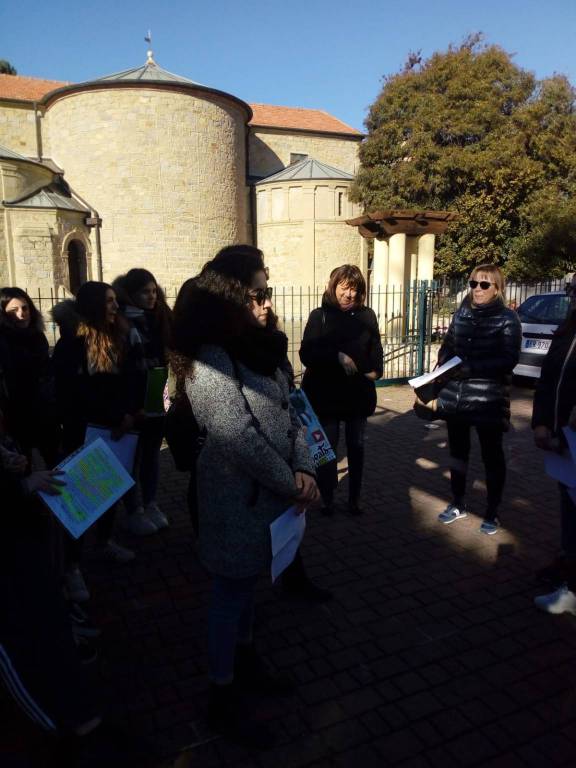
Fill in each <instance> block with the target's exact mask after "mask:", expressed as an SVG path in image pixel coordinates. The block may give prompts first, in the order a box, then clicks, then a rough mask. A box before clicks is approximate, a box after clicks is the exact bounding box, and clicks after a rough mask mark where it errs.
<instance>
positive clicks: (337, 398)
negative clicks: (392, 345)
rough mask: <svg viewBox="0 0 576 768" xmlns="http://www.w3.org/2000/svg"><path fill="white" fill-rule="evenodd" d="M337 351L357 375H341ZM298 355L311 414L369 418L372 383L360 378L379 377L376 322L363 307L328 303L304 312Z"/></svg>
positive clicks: (380, 359) (373, 399) (373, 393)
mask: <svg viewBox="0 0 576 768" xmlns="http://www.w3.org/2000/svg"><path fill="white" fill-rule="evenodd" d="M338 352H344V353H345V354H346V355H348V356H349V357H351V358H352V360H354V362H355V363H356V367H357V368H358V373H355V374H354V375H353V376H347V375H346V372H345V371H344V369H343V368H342V366H341V365H340V363H339V362H338ZM300 359H301V360H302V363H303V364H304V365H305V366H306V372H305V374H304V380H303V382H302V389H303V390H304V391H305V392H306V394H307V395H308V398H309V400H310V403H311V405H312V407H313V408H314V410H315V411H316V413H317V415H318V416H319V417H320V418H322V417H328V418H337V419H348V418H355V417H366V416H371V415H372V414H373V413H374V409H375V408H376V388H375V386H374V382H373V381H371V380H370V379H367V378H366V376H364V374H365V373H370V372H371V371H376V372H377V374H378V378H380V376H382V369H383V351H382V343H381V342H380V331H379V329H378V320H377V319H376V315H375V314H374V312H373V311H372V310H371V309H369V308H368V307H360V308H359V309H356V310H350V311H347V312H344V311H343V310H341V309H340V308H339V307H336V306H334V305H333V304H331V303H329V302H328V301H326V300H324V301H323V302H322V307H321V308H318V309H314V310H313V311H312V312H311V313H310V317H309V318H308V322H307V324H306V329H305V330H304V337H303V339H302V346H301V347H300Z"/></svg>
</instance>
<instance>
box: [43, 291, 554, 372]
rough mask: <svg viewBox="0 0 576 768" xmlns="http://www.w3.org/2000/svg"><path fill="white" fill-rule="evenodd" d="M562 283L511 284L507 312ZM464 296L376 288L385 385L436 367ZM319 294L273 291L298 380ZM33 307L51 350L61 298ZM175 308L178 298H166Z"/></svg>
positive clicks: (370, 299)
mask: <svg viewBox="0 0 576 768" xmlns="http://www.w3.org/2000/svg"><path fill="white" fill-rule="evenodd" d="M564 287H565V283H564V280H563V279H562V280H548V281H545V282H540V283H510V284H509V285H508V286H507V290H506V301H507V303H508V304H509V306H512V307H514V308H517V307H518V306H520V304H521V303H522V302H523V301H525V300H526V299H527V298H528V297H530V296H533V295H536V294H540V293H549V292H553V291H563V290H564ZM467 291H468V287H467V283H466V282H464V281H458V282H451V283H441V282H436V281H433V282H418V283H414V284H412V285H410V286H407V287H403V286H399V287H394V286H387V287H385V288H379V287H376V288H374V289H373V290H371V291H370V292H369V295H368V296H367V304H368V306H370V307H371V308H372V309H373V310H374V312H375V314H376V317H377V318H378V325H379V328H380V335H381V339H382V344H383V347H384V377H383V381H385V382H394V381H401V380H406V379H407V378H409V377H411V376H416V375H419V374H420V373H422V372H424V371H427V370H429V369H430V367H431V366H432V365H433V364H434V362H435V353H436V352H437V349H438V347H439V345H440V343H441V341H442V338H443V336H444V334H445V333H446V331H447V330H448V326H449V325H450V321H451V318H452V315H453V313H454V312H455V310H456V309H457V308H458V306H459V305H460V303H461V302H462V300H463V299H464V297H465V296H466V293H467ZM322 295H323V290H322V289H320V288H316V289H307V288H299V287H294V286H288V287H275V288H274V298H273V302H274V310H275V312H276V314H277V315H278V318H279V321H280V325H281V327H282V328H283V330H284V331H285V333H286V335H287V336H288V355H289V358H290V362H291V363H292V366H293V367H294V372H295V373H296V375H297V376H299V375H301V374H302V372H303V367H302V364H301V362H300V357H299V349H300V344H301V341H302V336H303V334H304V329H305V327H306V322H307V320H308V317H309V315H310V313H311V312H312V310H313V309H315V308H316V307H319V306H321V304H322ZM32 298H33V299H34V302H35V303H36V304H37V307H38V309H39V310H40V311H41V312H42V314H43V316H44V318H45V321H46V333H47V336H48V340H49V341H50V343H51V344H55V343H56V341H57V339H58V327H57V326H56V325H55V324H54V323H53V322H52V319H51V316H50V310H51V309H52V307H53V306H54V304H56V303H57V302H58V301H60V300H61V299H62V298H64V296H58V295H56V294H55V293H51V294H50V295H42V294H40V293H38V294H37V295H34V294H32ZM167 299H168V302H169V303H170V304H171V305H173V303H174V301H175V299H176V296H174V295H169V296H167Z"/></svg>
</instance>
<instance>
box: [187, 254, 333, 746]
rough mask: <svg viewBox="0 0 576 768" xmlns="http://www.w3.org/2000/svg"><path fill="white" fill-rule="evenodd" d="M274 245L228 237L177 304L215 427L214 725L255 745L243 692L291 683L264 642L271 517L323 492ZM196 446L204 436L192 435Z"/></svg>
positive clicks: (263, 734) (210, 560) (210, 460)
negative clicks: (297, 407)
mask: <svg viewBox="0 0 576 768" xmlns="http://www.w3.org/2000/svg"><path fill="white" fill-rule="evenodd" d="M271 296H272V290H271V289H270V288H268V286H267V274H266V270H265V266H264V262H263V258H262V253H261V251H259V250H258V249H257V248H254V247H252V246H249V245H238V246H231V247H229V248H225V249H223V250H222V251H220V253H219V254H218V255H217V256H216V257H215V258H214V259H212V261H209V262H208V263H207V264H206V265H205V267H204V268H203V270H202V272H201V274H200V275H199V276H198V277H196V278H194V280H189V281H188V282H187V283H185V284H184V286H183V287H182V289H181V290H180V293H179V295H178V299H177V301H176V305H175V308H174V348H175V352H176V353H177V354H178V355H180V356H182V358H183V359H182V361H181V365H180V368H179V369H178V370H177V371H176V373H177V378H178V383H179V386H181V385H182V384H184V386H185V388H186V392H187V394H188V398H189V400H190V404H191V406H192V410H193V412H194V415H195V417H196V420H197V422H198V425H199V427H200V428H201V429H204V430H206V439H205V442H204V445H203V448H202V450H201V451H200V454H199V456H198V459H197V472H198V507H199V539H198V543H199V554H200V559H201V561H202V563H203V564H204V565H205V567H206V568H207V569H208V571H209V572H210V574H211V576H212V594H211V597H210V605H209V615H208V655H209V666H210V677H211V681H212V685H211V688H210V694H209V705H208V710H209V711H208V714H209V720H210V722H211V724H212V727H214V728H216V729H218V730H220V731H222V732H224V733H226V734H227V735H229V736H231V737H233V738H235V739H239V740H242V741H244V742H248V743H250V744H252V745H261V746H262V745H265V744H266V743H268V742H269V738H270V735H269V733H268V732H267V731H265V730H264V727H263V726H258V727H256V726H255V724H254V722H253V721H252V719H251V718H250V717H249V716H248V715H247V714H246V711H245V709H244V708H243V704H242V701H241V700H240V699H239V698H238V695H239V691H240V690H241V689H242V688H248V689H252V690H258V691H260V692H266V693H282V692H288V689H289V685H288V684H287V682H286V681H282V680H279V679H278V678H274V677H273V676H271V675H270V673H268V672H267V670H266V668H265V666H264V665H263V662H262V660H261V659H260V658H259V656H258V655H257V654H256V652H255V650H254V646H253V644H252V625H253V606H254V589H255V586H256V582H257V581H258V579H259V577H260V576H261V575H262V574H263V573H264V572H266V571H267V570H268V569H269V568H270V565H271V532H270V524H271V523H272V522H273V521H274V520H276V518H278V517H279V516H280V515H281V514H282V513H283V512H285V511H286V510H287V509H288V508H289V507H290V506H291V505H297V508H298V510H299V511H302V510H303V509H304V508H305V507H306V506H307V505H309V504H312V503H313V502H314V501H315V500H316V498H317V497H318V489H317V486H316V481H315V479H314V469H313V463H312V459H311V457H310V453H309V450H308V447H307V445H306V441H305V439H304V435H303V433H302V429H301V427H300V425H299V422H298V419H297V417H296V414H295V413H293V411H292V408H291V406H290V402H289V388H288V382H287V379H286V376H285V375H284V373H283V372H282V370H281V368H282V366H283V364H284V361H285V358H286V354H287V344H288V340H287V338H286V336H285V334H284V333H282V332H281V331H280V330H278V328H277V322H276V318H275V316H274V314H273V312H272V302H271ZM190 449H191V451H192V450H194V446H193V445H191V446H190Z"/></svg>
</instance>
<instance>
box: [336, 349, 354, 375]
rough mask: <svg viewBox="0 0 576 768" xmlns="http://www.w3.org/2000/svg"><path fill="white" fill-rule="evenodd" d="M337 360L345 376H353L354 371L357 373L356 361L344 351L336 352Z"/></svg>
mask: <svg viewBox="0 0 576 768" xmlns="http://www.w3.org/2000/svg"><path fill="white" fill-rule="evenodd" d="M338 362H339V363H340V365H341V366H342V368H344V371H345V372H346V376H353V375H354V374H355V373H358V368H357V367H356V363H355V362H354V360H352V358H351V357H348V355H347V354H346V353H345V352H338Z"/></svg>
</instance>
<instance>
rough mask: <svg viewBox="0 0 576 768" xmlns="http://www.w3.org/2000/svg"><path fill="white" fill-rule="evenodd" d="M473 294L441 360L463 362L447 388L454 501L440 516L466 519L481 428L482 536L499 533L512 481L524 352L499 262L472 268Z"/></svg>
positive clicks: (443, 397)
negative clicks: (511, 449) (508, 455)
mask: <svg viewBox="0 0 576 768" xmlns="http://www.w3.org/2000/svg"><path fill="white" fill-rule="evenodd" d="M469 286H470V291H469V293H468V295H467V296H466V298H465V299H464V301H463V302H462V304H461V306H460V308H459V309H458V310H457V311H456V312H455V313H454V317H453V318H452V322H451V323H450V327H449V329H448V333H447V334H446V338H445V339H444V343H443V344H442V347H441V349H440V353H439V362H440V363H443V362H445V361H446V360H448V359H449V358H451V357H453V356H454V355H457V356H458V357H460V358H461V359H462V361H463V363H462V366H461V367H460V368H459V369H458V373H457V374H456V376H455V377H454V378H453V379H451V380H450V381H449V382H448V383H447V384H446V386H445V387H444V388H443V389H442V391H441V393H440V397H439V400H438V406H439V409H440V410H441V412H442V413H443V414H446V416H445V418H446V424H447V427H448V444H449V448H450V485H451V490H452V501H451V503H450V504H449V505H448V506H447V507H446V509H445V510H444V511H443V512H442V513H441V514H440V515H439V518H438V519H439V521H440V522H441V523H444V524H449V523H453V522H455V521H457V520H461V519H462V518H464V517H466V515H467V510H466V502H465V493H466V474H467V469H468V457H469V455H470V435H471V431H472V427H475V428H476V432H477V434H478V438H479V440H480V448H481V451H482V461H483V462H484V467H485V469H486V489H487V505H486V512H485V515H484V520H483V522H482V524H481V526H480V531H481V532H482V533H485V534H488V535H492V534H495V533H497V532H498V528H499V526H500V520H499V518H498V509H499V505H500V502H501V499H502V492H503V489H504V483H505V480H506V462H505V458H504V451H503V448H502V438H503V435H504V432H506V431H507V430H508V428H509V425H510V389H509V387H510V379H511V374H512V371H513V369H514V366H515V365H516V364H517V362H518V357H519V354H520V342H521V339H522V328H521V325H520V320H519V319H518V315H517V314H516V312H514V310H512V309H509V308H508V307H507V306H506V304H505V301H504V297H505V293H504V291H505V282H504V276H503V274H502V272H501V271H500V269H499V268H498V267H497V266H495V265H494V264H481V265H480V266H478V267H476V268H475V269H474V270H472V274H471V275H470V281H469Z"/></svg>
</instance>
